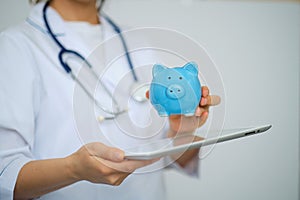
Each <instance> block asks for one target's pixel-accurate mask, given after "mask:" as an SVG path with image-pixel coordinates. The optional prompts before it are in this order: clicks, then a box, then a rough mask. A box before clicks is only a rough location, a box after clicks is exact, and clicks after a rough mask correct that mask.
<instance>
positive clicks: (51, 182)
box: [14, 158, 78, 199]
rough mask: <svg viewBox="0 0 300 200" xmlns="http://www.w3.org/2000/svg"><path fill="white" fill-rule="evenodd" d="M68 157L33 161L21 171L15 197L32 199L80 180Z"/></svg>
mask: <svg viewBox="0 0 300 200" xmlns="http://www.w3.org/2000/svg"><path fill="white" fill-rule="evenodd" d="M70 166H71V165H70V160H69V159H68V158H59V159H49V160H38V161H31V162H29V163H27V164H26V165H24V166H23V167H22V169H21V170H20V172H19V175H18V178H17V182H16V185H15V189H14V199H32V198H36V197H39V196H41V195H44V194H47V193H49V192H52V191H55V190H57V189H60V188H62V187H65V186H67V185H70V184H72V183H75V182H76V181H78V180H77V179H76V177H74V176H73V174H72V173H71V169H70V168H71V167H70Z"/></svg>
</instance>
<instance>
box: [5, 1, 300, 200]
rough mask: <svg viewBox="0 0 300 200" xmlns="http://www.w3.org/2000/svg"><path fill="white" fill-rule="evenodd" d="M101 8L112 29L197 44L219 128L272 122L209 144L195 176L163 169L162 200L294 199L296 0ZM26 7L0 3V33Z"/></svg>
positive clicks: (299, 8) (299, 29)
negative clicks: (215, 90)
mask: <svg viewBox="0 0 300 200" xmlns="http://www.w3.org/2000/svg"><path fill="white" fill-rule="evenodd" d="M104 9H105V11H106V12H107V13H108V14H109V15H110V16H111V17H112V18H113V19H115V21H116V22H118V23H119V24H126V25H129V26H131V27H144V26H148V27H149V26H150V27H153V26H154V27H163V28H170V29H173V30H177V31H179V32H181V33H183V34H186V35H188V36H190V37H191V38H193V39H194V40H196V41H197V42H198V43H200V44H201V45H203V46H204V47H205V48H206V50H207V51H208V53H209V55H210V56H211V57H212V59H213V60H214V61H215V63H216V64H217V66H218V68H219V71H220V74H221V76H222V78H223V81H224V86H225V90H226V118H225V128H236V127H248V126H254V125H262V124H272V125H273V128H272V129H271V130H270V131H268V133H267V134H262V135H260V136H254V137H250V138H247V139H242V140H236V141H231V142H227V143H224V144H219V145H217V146H216V147H215V148H214V149H213V151H212V152H211V153H210V154H209V155H208V156H206V157H205V158H204V159H202V160H201V167H200V178H199V179H195V178H189V177H186V176H184V175H182V174H180V173H178V172H174V171H167V172H166V173H165V176H166V185H167V187H166V189H167V194H168V199H169V200H171V199H172V200H179V199H189V200H192V199H209V200H219V199H226V200H227V199H231V200H232V199H233V200H241V199H243V200H253V199H259V200H260V199H263V200H266V199H272V200H282V199H288V200H297V199H300V198H299V68H300V61H299V60H300V58H299V57H300V2H299V1H297V0H291V1H288V0H285V1H279V0H278V1H272V0H266V1H260V0H257V1H250V0H247V1H242V0H240V1H238V0H235V1H229V0H228V1H227V0H223V1H222V0H220V1H213V0H107V3H106V5H105V7H104ZM29 10H30V5H29V3H28V1H26V0H23V1H20V0H1V2H0V30H1V31H2V30H4V29H5V28H6V27H8V26H11V25H14V24H17V23H20V22H22V19H24V18H25V17H26V16H27V13H28V12H29ZM0 53H1V52H0ZM0 67H1V66H0Z"/></svg>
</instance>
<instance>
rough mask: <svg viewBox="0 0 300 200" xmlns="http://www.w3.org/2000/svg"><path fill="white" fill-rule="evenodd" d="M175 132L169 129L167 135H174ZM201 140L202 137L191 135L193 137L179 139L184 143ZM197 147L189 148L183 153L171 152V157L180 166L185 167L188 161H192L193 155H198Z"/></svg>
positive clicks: (171, 136)
mask: <svg viewBox="0 0 300 200" xmlns="http://www.w3.org/2000/svg"><path fill="white" fill-rule="evenodd" d="M176 135H177V133H176V132H174V131H171V130H169V131H168V134H167V136H168V137H170V138H173V137H176ZM199 140H202V138H200V137H197V136H193V137H186V138H185V140H181V141H182V142H184V143H189V142H194V141H199ZM198 154H199V149H191V150H187V151H185V152H183V153H178V154H173V155H171V158H172V159H173V160H174V161H176V163H177V164H178V165H179V166H181V167H183V168H184V167H185V166H186V165H187V164H188V163H189V162H190V161H192V160H193V159H194V158H195V156H198Z"/></svg>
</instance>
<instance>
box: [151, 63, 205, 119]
mask: <svg viewBox="0 0 300 200" xmlns="http://www.w3.org/2000/svg"><path fill="white" fill-rule="evenodd" d="M152 76H153V79H152V83H151V86H150V101H151V103H152V105H153V106H154V107H155V109H156V110H157V112H158V114H159V115H160V116H170V115H185V116H192V115H194V113H195V110H196V108H197V107H198V106H199V102H200V98H201V85H200V81H199V78H198V66H197V64H196V63H194V62H189V63H187V64H186V65H184V66H183V67H174V68H167V67H165V66H163V65H160V64H155V65H154V66H153V69H152Z"/></svg>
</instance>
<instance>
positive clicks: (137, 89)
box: [131, 82, 150, 103]
mask: <svg viewBox="0 0 300 200" xmlns="http://www.w3.org/2000/svg"><path fill="white" fill-rule="evenodd" d="M149 88H150V84H147V83H144V84H143V83H139V82H134V83H133V84H132V85H131V97H132V98H133V100H135V101H136V102H139V103H142V102H145V101H147V100H148V99H147V97H146V92H147V91H148V90H149Z"/></svg>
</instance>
